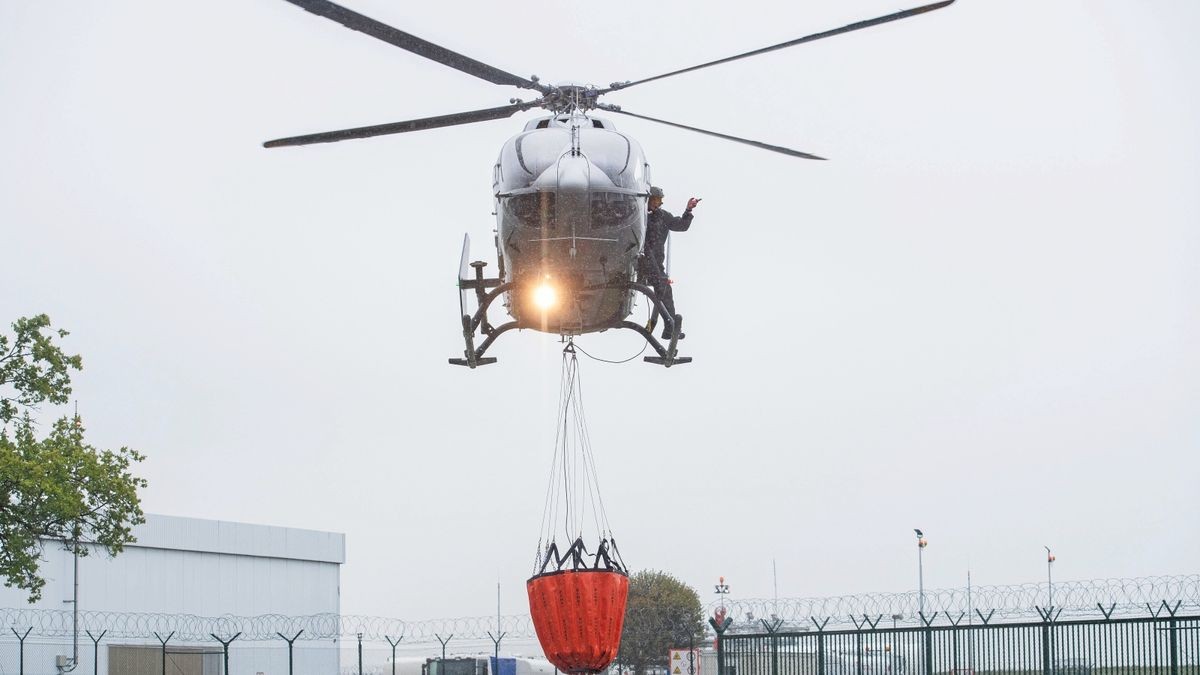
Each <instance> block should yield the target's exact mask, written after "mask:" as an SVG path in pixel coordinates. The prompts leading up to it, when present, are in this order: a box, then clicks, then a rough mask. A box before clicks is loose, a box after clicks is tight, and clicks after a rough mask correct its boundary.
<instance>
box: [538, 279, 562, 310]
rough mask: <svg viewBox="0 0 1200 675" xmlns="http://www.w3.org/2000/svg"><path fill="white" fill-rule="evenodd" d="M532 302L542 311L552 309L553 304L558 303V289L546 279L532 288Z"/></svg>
mask: <svg viewBox="0 0 1200 675" xmlns="http://www.w3.org/2000/svg"><path fill="white" fill-rule="evenodd" d="M533 304H535V305H537V308H538V309H540V310H542V311H543V312H547V311H549V310H551V309H554V306H555V305H557V304H558V291H557V290H555V288H554V286H553V285H552V284H551V283H550V282H549V281H548V280H547V281H543V282H542V283H540V284H538V286H537V288H534V289H533Z"/></svg>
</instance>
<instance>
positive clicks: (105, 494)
mask: <svg viewBox="0 0 1200 675" xmlns="http://www.w3.org/2000/svg"><path fill="white" fill-rule="evenodd" d="M49 327H50V319H49V318H48V317H46V316H45V315H40V316H36V317H33V318H31V319H19V320H17V321H16V323H14V324H13V331H14V333H15V336H14V338H12V339H10V338H8V337H7V336H4V335H0V392H3V397H2V398H0V577H3V578H4V580H5V582H4V583H5V585H6V586H16V587H17V588H21V589H23V590H26V591H28V592H29V601H30V602H33V601H35V600H37V599H39V598H40V597H41V589H42V587H43V586H45V580H43V579H42V578H41V576H40V575H39V574H38V563H39V561H40V558H41V554H42V547H43V546H44V545H45V542H46V541H47V540H60V541H63V542H73V541H82V542H85V543H92V544H94V545H96V546H98V547H99V548H102V549H104V550H105V551H107V552H108V554H109V555H116V554H117V553H120V552H121V550H122V549H123V548H124V546H125V544H128V543H130V542H132V541H133V540H134V538H133V533H132V528H133V526H134V525H138V524H141V523H143V522H145V518H144V516H143V514H142V509H141V502H140V500H139V499H138V494H137V491H138V489H139V488H143V487H145V486H146V481H145V480H144V479H142V478H138V477H137V476H135V475H134V474H133V472H132V466H133V465H134V464H135V463H137V462H140V461H142V459H143V457H142V456H141V455H140V454H138V453H137V452H135V451H133V450H130V449H128V448H121V449H120V450H117V451H111V450H97V449H96V448H94V447H92V446H91V445H88V444H87V443H86V442H85V441H84V428H83V425H82V424H81V423H80V421H79V419H78V418H75V419H70V418H67V417H62V418H60V419H58V420H57V421H56V422H54V424H53V426H52V427H51V429H50V431H49V433H48V434H47V435H46V436H45V437H44V438H38V436H37V433H36V431H37V429H36V427H35V426H34V423H33V421H32V418H31V417H30V415H29V410H30V409H31V408H34V407H35V406H36V405H37V404H39V403H42V402H45V401H49V402H51V403H65V402H66V401H67V399H68V397H69V396H70V394H71V377H70V372H69V371H70V370H72V369H73V370H79V368H80V366H81V365H82V361H81V359H80V357H79V356H68V355H66V354H65V353H64V352H63V351H62V349H61V348H59V347H58V346H57V345H56V344H54V335H57V336H58V337H59V338H62V337H64V336H66V335H67V333H66V331H62V330H59V331H55V332H54V333H52V334H48V333H47V332H46V331H47V330H48V329H49ZM22 411H23V412H24V414H23V415H21V416H20V417H19V418H18V414H19V413H20V412H22ZM87 552H88V547H87V546H81V547H79V553H80V555H86V554H87Z"/></svg>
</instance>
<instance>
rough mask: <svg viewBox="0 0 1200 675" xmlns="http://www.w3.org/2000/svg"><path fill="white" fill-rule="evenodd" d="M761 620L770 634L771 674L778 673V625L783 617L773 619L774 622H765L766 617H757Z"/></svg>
mask: <svg viewBox="0 0 1200 675" xmlns="http://www.w3.org/2000/svg"><path fill="white" fill-rule="evenodd" d="M759 621H761V622H762V625H763V628H765V629H766V631H767V634H768V635H770V636H771V675H779V636H778V635H776V634H777V633H778V632H779V627H780V626H782V625H783V619H775V620H774V623H767V620H766V619H759Z"/></svg>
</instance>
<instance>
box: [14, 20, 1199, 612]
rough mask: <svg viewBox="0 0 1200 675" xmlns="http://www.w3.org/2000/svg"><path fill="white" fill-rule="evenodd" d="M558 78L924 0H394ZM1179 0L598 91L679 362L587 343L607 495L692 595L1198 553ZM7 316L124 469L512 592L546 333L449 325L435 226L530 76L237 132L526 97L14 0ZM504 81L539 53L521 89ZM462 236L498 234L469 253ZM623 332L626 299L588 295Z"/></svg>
mask: <svg viewBox="0 0 1200 675" xmlns="http://www.w3.org/2000/svg"><path fill="white" fill-rule="evenodd" d="M346 4H347V5H348V6H350V7H352V8H354V9H356V10H358V11H360V12H363V13H365V14H368V15H370V16H373V17H375V18H378V19H380V20H382V21H385V22H388V23H390V24H393V25H395V26H397V27H399V28H402V29H404V30H406V31H409V32H412V33H414V34H416V35H419V36H421V37H424V38H426V39H428V40H432V41H434V42H437V43H439V44H442V45H444V46H446V47H449V48H451V49H455V50H458V51H460V52H464V53H466V54H468V55H470V56H472V57H474V58H476V59H480V60H483V61H486V62H488V63H491V64H493V65H496V66H498V67H500V68H502V69H505V70H509V71H511V72H514V73H518V74H522V75H528V74H531V73H536V74H538V75H539V76H540V77H542V79H543V80H545V81H549V82H555V81H562V80H576V81H585V82H592V83H596V84H607V83H609V82H612V81H614V80H625V79H637V78H639V77H645V76H648V75H653V74H656V73H659V72H663V71H666V70H672V69H675V68H678V67H683V66H687V65H691V64H694V63H699V62H703V61H708V60H712V59H715V58H719V57H723V56H726V55H730V54H734V53H738V52H741V51H746V50H749V49H753V48H756V47H760V46H765V45H768V44H774V43H777V42H782V41H784V40H787V39H791V38H794V37H798V36H800V35H804V34H807V33H811V32H816V31H819V30H824V29H827V28H831V27H834V26H840V25H843V24H846V23H849V22H851V21H855V20H859V19H865V18H870V17H874V16H879V15H882V14H887V13H890V12H892V11H895V10H898V9H903V8H906V7H910V6H914V5H916V4H919V2H916V1H914V2H912V3H903V2H898V0H856V1H855V2H835V1H833V0H820V1H806V2H797V3H780V2H769V1H766V0H763V1H759V0H744V1H742V2H736V3H733V2H684V1H682V0H680V1H671V2H653V3H644V2H638V3H633V2H620V1H618V2H607V3H575V2H550V1H540V0H539V1H531V2H524V3H515V4H514V3H498V2H489V3H466V4H464V3H419V8H418V5H415V4H413V3H400V2H389V1H387V0H346ZM1197 26H1200V4H1197V3H1194V2H1190V1H1188V0H1175V1H1169V0H1149V1H1145V2H1137V3H1132V2H1122V1H1117V0H1092V1H1087V2H1085V1H1082V0H1077V1H1068V0H1057V1H1053V2H1045V1H1042V2H1034V1H1032V0H1024V1H1016V0H1008V1H1005V2H998V1H992V2H988V1H985V0H960V1H959V2H958V3H957V4H955V5H954V6H952V7H950V8H948V9H945V10H941V11H938V12H936V13H933V14H930V15H926V16H922V17H917V18H912V19H907V20H905V21H902V22H898V23H894V24H890V25H887V26H883V27H877V28H872V29H869V30H865V31H862V32H859V33H855V34H853V35H846V36H840V37H837V38H834V39H830V40H827V41H823V42H819V43H814V44H810V45H805V46H801V47H797V48H794V49H790V50H784V51H781V52H775V53H772V54H770V55H766V56H762V57H758V58H755V59H749V60H744V61H740V62H737V63H734V64H728V65H724V66H720V67H716V68H712V69H708V70H705V71H701V72H697V73H692V74H688V75H684V76H680V77H677V78H673V79H669V80H665V81H662V82H658V83H654V84H648V85H644V86H641V87H638V88H636V89H632V90H629V91H627V92H620V93H619V94H614V95H612V96H610V97H608V100H609V102H611V103H618V104H621V105H623V106H625V107H626V109H628V110H631V111H634V112H639V113H643V114H647V115H652V116H659V117H664V118H667V119H671V120H676V121H679V122H682V123H686V124H692V125H695V126H700V127H705V128H710V129H715V130H719V131H724V132H727V133H731V134H737V135H742V136H747V137H751V138H755V139H759V140H763V141H766V142H772V143H778V144H782V145H787V146H791V147H795V148H798V149H800V150H804V151H808V152H813V153H816V154H819V155H823V156H826V157H829V158H831V160H832V161H829V162H809V161H803V160H797V159H792V158H789V157H784V156H781V155H774V154H769V153H765V152H761V151H757V150H754V149H752V148H748V147H745V146H740V145H735V144H730V143H725V142H722V141H719V140H716V139H712V138H708V137H703V136H698V135H693V134H688V133H687V132H684V131H679V130H675V129H670V128H667V127H660V126H657V125H652V124H651V123H648V122H642V121H639V120H632V119H628V118H623V117H618V118H616V119H615V120H614V122H615V123H616V125H617V126H618V128H620V129H622V130H624V131H626V132H628V133H630V134H631V135H632V136H634V137H635V138H637V139H638V140H639V141H640V142H641V143H642V145H643V147H644V148H645V150H646V153H647V156H648V158H649V161H650V163H651V165H652V167H653V172H654V176H655V180H656V182H657V183H658V184H660V185H661V186H663V187H664V188H665V189H666V191H667V194H668V197H667V204H666V207H667V208H668V209H672V210H674V211H676V212H678V211H680V210H681V209H682V207H683V203H684V201H685V200H686V198H687V197H688V196H691V195H697V196H701V197H703V198H704V203H703V204H702V205H701V207H700V208H699V209H698V210H697V217H696V221H695V225H694V226H693V228H692V230H691V231H690V232H688V233H686V234H684V235H682V236H677V237H676V239H675V244H674V265H673V267H674V269H673V272H674V277H675V281H676V286H675V289H676V298H677V300H678V303H679V307H680V311H681V312H682V313H683V314H684V315H685V316H686V318H687V332H688V339H687V340H686V341H685V343H684V346H685V348H686V352H687V353H688V354H690V355H692V356H694V357H695V362H694V363H693V364H691V365H688V366H683V367H678V368H673V369H671V370H669V371H667V370H664V369H661V368H657V367H652V366H650V365H647V364H642V363H640V362H631V363H629V364H625V365H620V366H610V365H604V364H599V363H595V362H590V361H589V362H585V363H584V364H583V368H584V370H583V377H584V386H585V393H586V396H587V404H588V412H589V419H590V423H591V431H592V441H593V444H594V448H595V452H596V457H597V463H598V468H599V471H600V475H601V481H602V482H601V487H602V488H603V490H604V491H605V496H606V501H607V504H608V509H609V518H610V521H611V522H612V525H613V527H614V529H615V531H616V533H617V536H618V539H619V541H620V542H621V547H622V550H623V552H624V553H625V557H626V560H627V561H628V562H629V563H630V564H631V565H632V566H633V567H634V568H635V569H640V568H644V567H650V568H659V569H664V570H668V571H670V572H672V573H674V574H676V575H677V576H679V577H681V578H682V579H684V580H686V581H688V582H690V583H692V584H693V585H695V586H697V587H698V588H699V589H700V590H701V592H702V597H703V598H704V599H705V600H709V599H711V596H710V595H709V592H710V591H711V584H712V583H713V582H715V579H716V577H717V576H718V575H722V574H723V575H725V576H726V578H727V581H728V582H729V583H730V584H731V585H732V587H733V592H734V594H735V596H737V597H743V598H746V597H764V596H770V595H771V593H772V587H771V580H772V575H771V561H772V559H773V558H774V559H776V560H777V562H778V570H779V594H780V595H781V596H807V595H825V594H841V593H852V592H857V591H868V590H883V591H889V590H891V591H901V590H908V589H911V588H914V587H915V586H916V571H917V570H916V551H915V546H914V537H913V534H912V528H913V527H921V528H923V529H924V530H925V531H926V533H927V534H928V536H929V539H930V542H931V543H930V546H929V548H928V549H927V551H926V556H925V560H926V569H925V572H926V584H927V586H930V587H938V586H955V585H961V584H963V583H964V582H965V575H966V571H967V567H968V563H969V564H970V567H971V569H972V571H973V577H974V580H975V582H976V583H983V584H988V583H1009V582H1023V581H1034V580H1038V579H1041V578H1043V575H1044V572H1045V568H1044V557H1043V556H1044V552H1043V550H1042V546H1043V545H1050V546H1051V547H1053V548H1054V549H1055V551H1056V553H1057V555H1058V559H1059V561H1058V563H1057V567H1056V572H1055V573H1056V576H1060V577H1061V578H1064V579H1067V578H1074V579H1086V578H1093V577H1108V576H1139V575H1152V574H1179V573H1195V572H1196V571H1197V561H1200V527H1198V526H1197V525H1196V513H1197V512H1198V511H1200V488H1198V487H1197V479H1198V478H1200V455H1198V453H1197V449H1198V448H1200V349H1197V345H1198V343H1200V290H1198V289H1200V265H1197V259H1198V258H1200V227H1198V225H1200V196H1198V194H1200V193H1198V191H1197V188H1196V186H1197V185H1198V184H1200V128H1198V124H1197V120H1198V119H1200V96H1198V94H1200V53H1198V48H1197V46H1196V42H1195V40H1194V33H1195V29H1196V27H1197ZM0 92H2V99H3V100H2V104H0V229H2V231H3V236H2V237H0V242H2V244H0V250H2V251H3V255H2V256H0V320H3V322H4V323H9V322H11V321H12V320H13V319H15V318H16V317H18V316H22V315H30V314H35V313H39V312H46V313H49V314H50V315H51V317H52V318H53V319H54V321H55V323H56V325H57V326H61V327H64V328H67V329H69V330H71V331H72V333H73V334H72V335H71V337H70V338H69V340H68V342H67V345H68V346H69V348H70V349H72V350H74V351H77V352H81V353H82V354H83V355H84V363H85V370H84V372H83V373H82V374H80V375H79V376H78V377H77V380H76V381H77V387H76V392H77V394H78V398H79V405H80V410H81V412H82V414H83V415H84V417H85V420H86V422H87V425H88V427H89V430H90V436H91V438H92V439H93V441H94V442H95V443H96V444H97V445H100V446H120V445H128V446H130V447H134V448H136V449H138V450H140V451H142V452H144V453H145V454H146V455H147V456H148V459H147V461H146V463H145V464H144V466H143V472H144V475H145V476H146V477H148V478H149V480H150V487H149V488H148V489H147V490H146V491H145V497H144V505H145V508H146V509H147V510H148V511H151V512H159V513H168V514H176V515H185V516H195V517H203V518H221V519H230V520H238V521H247V522H256V523H268V524H278V525H289V526H296V527H307V528H317V529H326V530H335V531H340V532H345V533H346V534H347V537H348V544H347V546H348V558H349V559H348V562H347V563H346V565H345V567H344V573H343V610H344V611H345V612H347V613H362V614H383V615H391V616H399V617H405V618H414V619H419V618H432V617H446V616H458V615H477V614H487V613H489V612H491V611H493V609H494V589H495V584H496V582H497V580H499V581H500V582H501V583H502V585H503V603H504V605H505V607H504V611H505V613H509V612H513V613H516V612H524V611H526V602H525V597H524V588H523V582H524V580H525V578H526V577H527V576H528V575H529V573H530V569H531V566H532V558H533V553H534V545H535V543H536V536H537V530H538V525H539V522H540V515H541V507H542V499H543V494H544V489H545V478H546V471H547V468H548V465H549V460H550V453H551V450H552V445H553V429H552V426H553V419H554V410H553V407H554V402H555V400H556V397H557V383H558V368H559V349H560V347H559V345H558V344H557V341H556V339H555V338H553V337H551V336H545V335H541V334H537V333H528V332H527V333H521V334H511V335H509V336H507V337H506V338H505V339H504V340H502V341H501V342H500V343H499V344H498V346H497V347H496V348H495V349H494V355H496V356H498V357H499V358H500V362H499V363H498V364H497V365H494V366H489V367H487V368H484V369H480V370H476V371H469V370H466V369H459V368H455V367H451V366H449V365H447V364H446V358H447V357H448V356H453V355H457V354H458V353H459V352H460V350H461V340H460V329H459V325H458V320H457V318H456V315H457V313H458V307H457V299H456V293H455V288H454V274H455V271H456V266H457V261H458V254H459V242H460V240H461V237H462V234H463V232H464V231H467V232H470V233H471V234H472V237H473V238H474V240H475V241H476V242H477V247H476V251H475V252H476V257H486V258H487V259H493V257H494V254H493V253H492V252H490V251H488V250H486V246H485V245H484V242H487V241H488V240H489V234H490V231H491V227H492V225H493V219H492V216H491V215H490V211H491V195H490V171H491V166H492V164H493V162H494V161H495V157H496V155H497V153H498V151H499V149H500V146H501V144H502V143H503V142H504V140H505V139H507V138H508V137H509V136H511V135H512V134H514V133H516V132H517V131H518V130H519V129H520V128H521V126H522V125H523V124H524V122H525V121H526V120H527V119H529V118H532V117H534V116H535V113H534V112H530V113H525V114H523V115H519V116H517V118H514V119H512V120H506V121H497V122H490V123H484V124H479V125H474V126H468V127H459V128H453V129H442V130H436V131H430V132H425V133H422V134H411V135H400V136H392V137H388V138H378V139H372V140H366V141H354V142H345V143H340V144H335V145H324V146H314V147H309V148H298V149H281V150H271V151H268V150H264V149H262V148H261V146H260V143H261V142H262V141H264V140H267V139H270V138H276V137H279V136H285V135H291V134H295V133H304V132H309V131H323V130H327V129H337V128H344V127H349V126H357V125H362V124H373V123H380V122H389V121H398V120H404V119H411V118H417V117H423V116H428V115H435V114H442V113H448V112H454V111H459V110H468V109H475V108H484V107H491V106H495V105H502V104H505V103H506V102H507V101H508V99H509V97H511V96H515V95H521V94H522V93H523V92H518V91H516V90H514V89H512V88H506V87H500V86H495V85H490V84H488V83H486V82H483V81H480V80H475V79H473V78H471V77H469V76H467V75H464V74H461V73H458V72H455V71H453V70H450V69H447V68H444V67H441V66H439V65H437V64H434V63H431V62H427V61H424V60H422V59H420V58H419V57H416V56H414V55H411V54H409V53H407V52H404V51H402V50H399V49H396V48H393V47H390V46H388V45H385V44H383V43H380V42H378V41H375V40H372V39H370V38H368V37H366V36H363V35H361V34H357V33H354V32H351V31H349V30H347V29H345V28H343V27H341V26H339V25H337V24H335V23H333V22H330V21H327V20H323V19H320V18H318V17H316V16H313V15H310V14H308V13H306V12H304V11H302V10H300V9H298V8H296V7H294V6H292V5H289V4H287V3H285V2H282V1H273V0H255V1H254V2H245V1H242V2H234V1H232V0H227V1H221V2H152V1H150V0H142V1H134V0H108V1H106V2H65V1H38V2H33V1H21V0H5V1H4V2H0ZM525 95H526V96H528V94H527V93H525ZM493 269H494V268H493ZM580 343H581V344H582V345H583V346H584V347H585V348H587V349H588V350H589V351H591V352H592V353H594V354H597V355H600V356H604V357H608V358H623V357H626V356H629V355H631V354H632V353H634V352H635V351H637V349H638V345H637V342H636V340H635V339H634V337H633V336H630V335H610V334H604V335H595V336H587V337H585V338H582V339H581V340H580Z"/></svg>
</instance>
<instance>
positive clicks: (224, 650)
mask: <svg viewBox="0 0 1200 675" xmlns="http://www.w3.org/2000/svg"><path fill="white" fill-rule="evenodd" d="M241 634H242V633H241V631H238V633H237V634H236V635H234V636H233V637H231V638H229V641H228V642H226V641H225V640H222V639H221V638H219V637H217V634H216V633H209V635H211V636H212V639H214V640H216V641H217V642H220V643H221V652H222V653H223V654H224V656H225V672H224V673H222V674H221V675H229V645H230V644H232V643H233V641H234V640H236V639H238V635H241Z"/></svg>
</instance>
